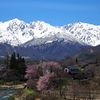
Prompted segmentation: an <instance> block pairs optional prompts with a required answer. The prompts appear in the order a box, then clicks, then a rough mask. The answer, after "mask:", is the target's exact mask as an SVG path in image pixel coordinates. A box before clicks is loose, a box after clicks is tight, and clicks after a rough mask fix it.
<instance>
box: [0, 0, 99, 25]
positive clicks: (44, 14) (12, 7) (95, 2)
mask: <svg viewBox="0 0 100 100" xmlns="http://www.w3.org/2000/svg"><path fill="white" fill-rule="evenodd" d="M14 18H18V19H20V20H23V21H25V22H28V23H30V22H32V21H36V20H42V21H44V22H47V23H49V24H51V25H53V26H61V25H66V24H69V23H74V22H79V21H80V22H85V23H90V24H94V25H100V0H0V21H1V22H5V21H8V20H11V19H14Z"/></svg>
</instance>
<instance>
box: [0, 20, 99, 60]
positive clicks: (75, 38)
mask: <svg viewBox="0 0 100 100" xmlns="http://www.w3.org/2000/svg"><path fill="white" fill-rule="evenodd" d="M0 42H1V44H2V43H6V44H4V45H6V46H5V47H6V48H7V49H5V51H7V50H8V47H9V46H8V44H9V45H10V46H11V47H10V49H9V51H13V50H14V51H16V52H20V53H21V54H22V55H23V56H27V57H33V58H37V59H38V58H42V59H43V58H45V59H46V58H50V59H61V58H63V57H65V56H68V55H72V54H74V53H76V52H78V51H80V50H83V49H85V48H87V47H88V46H97V45H99V44H100V26H95V25H92V24H87V23H82V22H77V23H72V24H68V25H64V26H51V25H50V24H48V23H45V22H43V21H33V22H30V23H26V22H24V21H21V20H18V19H13V20H10V21H7V22H0ZM4 45H2V46H4ZM2 46H1V45H0V50H1V51H2V50H3V48H2ZM11 48H12V49H11ZM1 51H0V52H1ZM5 51H3V52H5ZM1 54H2V53H1Z"/></svg>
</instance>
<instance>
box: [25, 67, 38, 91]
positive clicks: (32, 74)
mask: <svg viewBox="0 0 100 100" xmlns="http://www.w3.org/2000/svg"><path fill="white" fill-rule="evenodd" d="M36 77H37V65H29V66H27V70H26V75H25V78H26V79H28V80H27V87H30V88H33V89H36V83H37V81H36V79H35V78H36Z"/></svg>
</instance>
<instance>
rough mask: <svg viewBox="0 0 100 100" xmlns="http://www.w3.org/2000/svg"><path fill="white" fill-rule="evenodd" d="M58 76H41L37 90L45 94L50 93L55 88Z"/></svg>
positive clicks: (48, 74)
mask: <svg viewBox="0 0 100 100" xmlns="http://www.w3.org/2000/svg"><path fill="white" fill-rule="evenodd" d="M55 78H56V74H55V73H54V72H52V73H47V74H45V75H44V76H41V77H40V78H39V80H38V82H37V89H38V90H39V91H42V92H43V93H48V92H50V91H51V90H53V89H54V88H55Z"/></svg>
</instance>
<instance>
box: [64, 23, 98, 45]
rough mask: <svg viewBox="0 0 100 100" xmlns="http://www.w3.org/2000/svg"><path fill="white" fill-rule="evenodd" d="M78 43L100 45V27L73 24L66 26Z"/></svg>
mask: <svg viewBox="0 0 100 100" xmlns="http://www.w3.org/2000/svg"><path fill="white" fill-rule="evenodd" d="M64 28H65V29H66V30H69V32H70V33H71V34H72V36H73V37H75V39H77V40H78V42H84V43H86V44H89V45H92V46H96V45H98V44H100V26H94V25H92V24H87V23H81V22H79V23H73V24H68V25H67V26H64Z"/></svg>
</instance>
